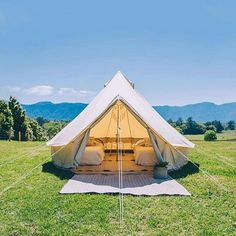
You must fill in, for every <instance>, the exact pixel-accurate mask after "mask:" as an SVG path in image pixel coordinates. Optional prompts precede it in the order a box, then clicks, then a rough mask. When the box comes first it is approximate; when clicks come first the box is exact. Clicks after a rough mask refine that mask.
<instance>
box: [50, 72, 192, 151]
mask: <svg viewBox="0 0 236 236" xmlns="http://www.w3.org/2000/svg"><path fill="white" fill-rule="evenodd" d="M118 100H121V101H122V102H124V103H125V104H126V105H127V106H128V107H129V108H130V109H131V110H132V111H133V112H134V113H135V114H136V115H137V116H138V117H139V118H140V119H141V120H142V121H143V122H144V123H145V124H146V125H147V126H148V127H149V128H150V129H152V130H153V132H154V133H156V134H157V135H158V136H160V137H161V138H162V139H164V140H165V141H166V142H168V143H169V144H171V145H172V146H180V147H194V144H193V143H191V142H190V141H189V140H187V139H186V138H185V137H184V136H183V135H181V134H180V133H179V132H178V131H177V130H176V129H174V128H173V127H172V126H171V125H170V124H168V122H166V121H165V120H164V119H163V118H162V117H161V116H160V115H159V114H158V113H157V112H156V111H155V110H154V108H153V107H152V106H151V105H150V104H149V103H148V102H147V101H146V100H145V98H143V97H142V96H141V95H140V94H139V93H138V92H137V91H136V90H134V88H133V83H132V82H130V81H129V80H128V79H127V78H126V77H125V76H124V75H123V74H122V73H121V72H120V71H118V72H117V73H116V74H115V76H114V77H113V78H112V79H111V80H110V81H109V82H108V83H107V84H106V86H105V87H104V88H103V89H102V90H101V91H100V93H98V95H97V96H96V97H95V98H94V99H93V101H92V102H91V103H90V104H89V105H88V106H87V107H86V108H85V109H84V110H83V111H82V112H81V113H80V114H79V115H78V116H77V117H76V118H75V119H74V120H73V121H71V122H70V123H69V124H68V125H67V126H66V127H65V128H64V129H62V130H61V131H60V132H59V133H58V134H57V135H56V136H55V137H53V138H52V139H51V140H50V141H48V143H47V145H49V146H63V145H66V144H68V143H70V142H71V141H73V140H74V139H75V138H76V137H78V136H79V135H81V134H82V133H83V132H84V131H85V130H87V128H88V127H90V126H91V125H92V124H93V123H94V122H95V121H97V120H98V118H100V117H101V116H102V115H103V114H104V113H105V112H106V111H107V110H108V109H109V108H110V107H111V105H113V104H114V103H115V102H116V101H118Z"/></svg>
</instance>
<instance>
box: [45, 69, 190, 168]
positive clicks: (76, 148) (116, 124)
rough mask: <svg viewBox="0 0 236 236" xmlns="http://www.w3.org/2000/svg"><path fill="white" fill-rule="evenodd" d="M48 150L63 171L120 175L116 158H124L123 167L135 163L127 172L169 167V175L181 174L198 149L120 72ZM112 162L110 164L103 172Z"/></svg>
mask: <svg viewBox="0 0 236 236" xmlns="http://www.w3.org/2000/svg"><path fill="white" fill-rule="evenodd" d="M47 145H48V146H51V152H52V159H53V162H54V164H55V165H57V166H59V167H63V168H72V169H73V170H75V169H77V168H82V169H80V171H81V170H86V166H90V169H91V168H93V170H95V171H99V170H100V171H101V170H103V171H104V170H106V171H115V170H117V169H116V167H117V166H116V161H117V159H116V160H115V161H114V162H112V161H111V158H112V156H115V155H118V154H119V155H120V154H121V157H122V160H123V161H124V162H123V163H125V160H127V163H128V161H129V163H131V164H130V165H129V166H128V167H127V168H125V166H124V167H123V171H124V172H125V171H126V170H127V171H136V170H137V171H138V170H141V169H139V168H132V166H133V167H135V166H136V167H139V166H145V169H148V167H149V168H150V167H151V166H153V165H156V164H161V163H166V162H168V166H167V167H168V169H169V170H177V169H180V168H181V167H183V166H184V165H185V164H186V163H187V162H188V160H187V158H186V156H187V150H188V148H193V147H194V144H193V143H191V142H190V141H189V140H187V139H186V138H185V137H184V136H183V135H182V134H180V133H179V132H178V131H177V130H176V129H174V128H173V127H172V126H171V125H170V124H168V122H166V121H165V120H164V119H163V118H162V117H161V116H160V115H159V114H158V113H157V112H156V111H155V110H154V108H153V107H152V106H151V105H150V104H149V103H148V102H147V101H146V100H145V98H144V97H143V96H142V95H140V94H139V93H138V92H137V91H136V90H135V89H134V84H133V83H132V82H131V81H129V80H128V79H127V78H126V77H125V76H124V75H123V74H122V73H121V72H120V71H119V72H117V73H116V75H115V76H114V77H113V78H112V79H111V80H110V81H109V82H108V83H107V84H105V86H104V88H103V89H102V90H101V91H100V93H98V95H97V96H96V97H95V98H94V99H93V101H92V102H91V103H90V104H89V105H88V106H87V107H86V108H85V109H84V110H83V111H82V112H81V113H80V114H79V115H78V116H77V117H76V118H75V119H74V120H72V121H71V122H70V123H69V124H68V125H67V126H66V127H65V128H63V129H62V130H61V131H60V132H59V133H58V134H57V135H56V136H55V137H53V138H52V139H51V140H50V141H48V143H47ZM106 158H108V159H106ZM109 158H110V159H109ZM106 161H107V163H108V161H110V162H109V163H108V164H106V166H105V167H104V168H103V167H102V166H103V163H105V162H106ZM104 165H105V164H104ZM150 170H151V169H150Z"/></svg>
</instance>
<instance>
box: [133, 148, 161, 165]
mask: <svg viewBox="0 0 236 236" xmlns="http://www.w3.org/2000/svg"><path fill="white" fill-rule="evenodd" d="M134 157H135V163H136V164H137V165H141V166H154V165H155V164H156V163H157V160H156V156H155V153H154V150H153V148H152V147H143V146H135V147H134Z"/></svg>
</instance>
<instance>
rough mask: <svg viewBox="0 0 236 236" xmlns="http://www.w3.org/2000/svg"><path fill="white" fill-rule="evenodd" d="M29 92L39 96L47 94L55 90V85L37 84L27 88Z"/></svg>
mask: <svg viewBox="0 0 236 236" xmlns="http://www.w3.org/2000/svg"><path fill="white" fill-rule="evenodd" d="M25 91H26V93H28V94H33V95H37V96H47V95H51V94H53V92H54V87H52V86H50V85H37V86H34V87H31V88H28V89H26V90H25Z"/></svg>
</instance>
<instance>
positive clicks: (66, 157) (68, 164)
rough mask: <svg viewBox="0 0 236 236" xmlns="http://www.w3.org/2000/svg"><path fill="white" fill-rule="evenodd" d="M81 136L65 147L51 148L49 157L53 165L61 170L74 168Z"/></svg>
mask: <svg viewBox="0 0 236 236" xmlns="http://www.w3.org/2000/svg"><path fill="white" fill-rule="evenodd" d="M83 136H84V135H82V136H80V137H77V138H76V139H75V140H74V141H73V142H71V143H69V144H67V145H66V146H51V155H52V160H53V162H54V164H55V165H57V166H59V167H63V168H72V167H74V159H75V156H76V153H77V151H78V148H79V146H80V143H81V140H82V139H83Z"/></svg>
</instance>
